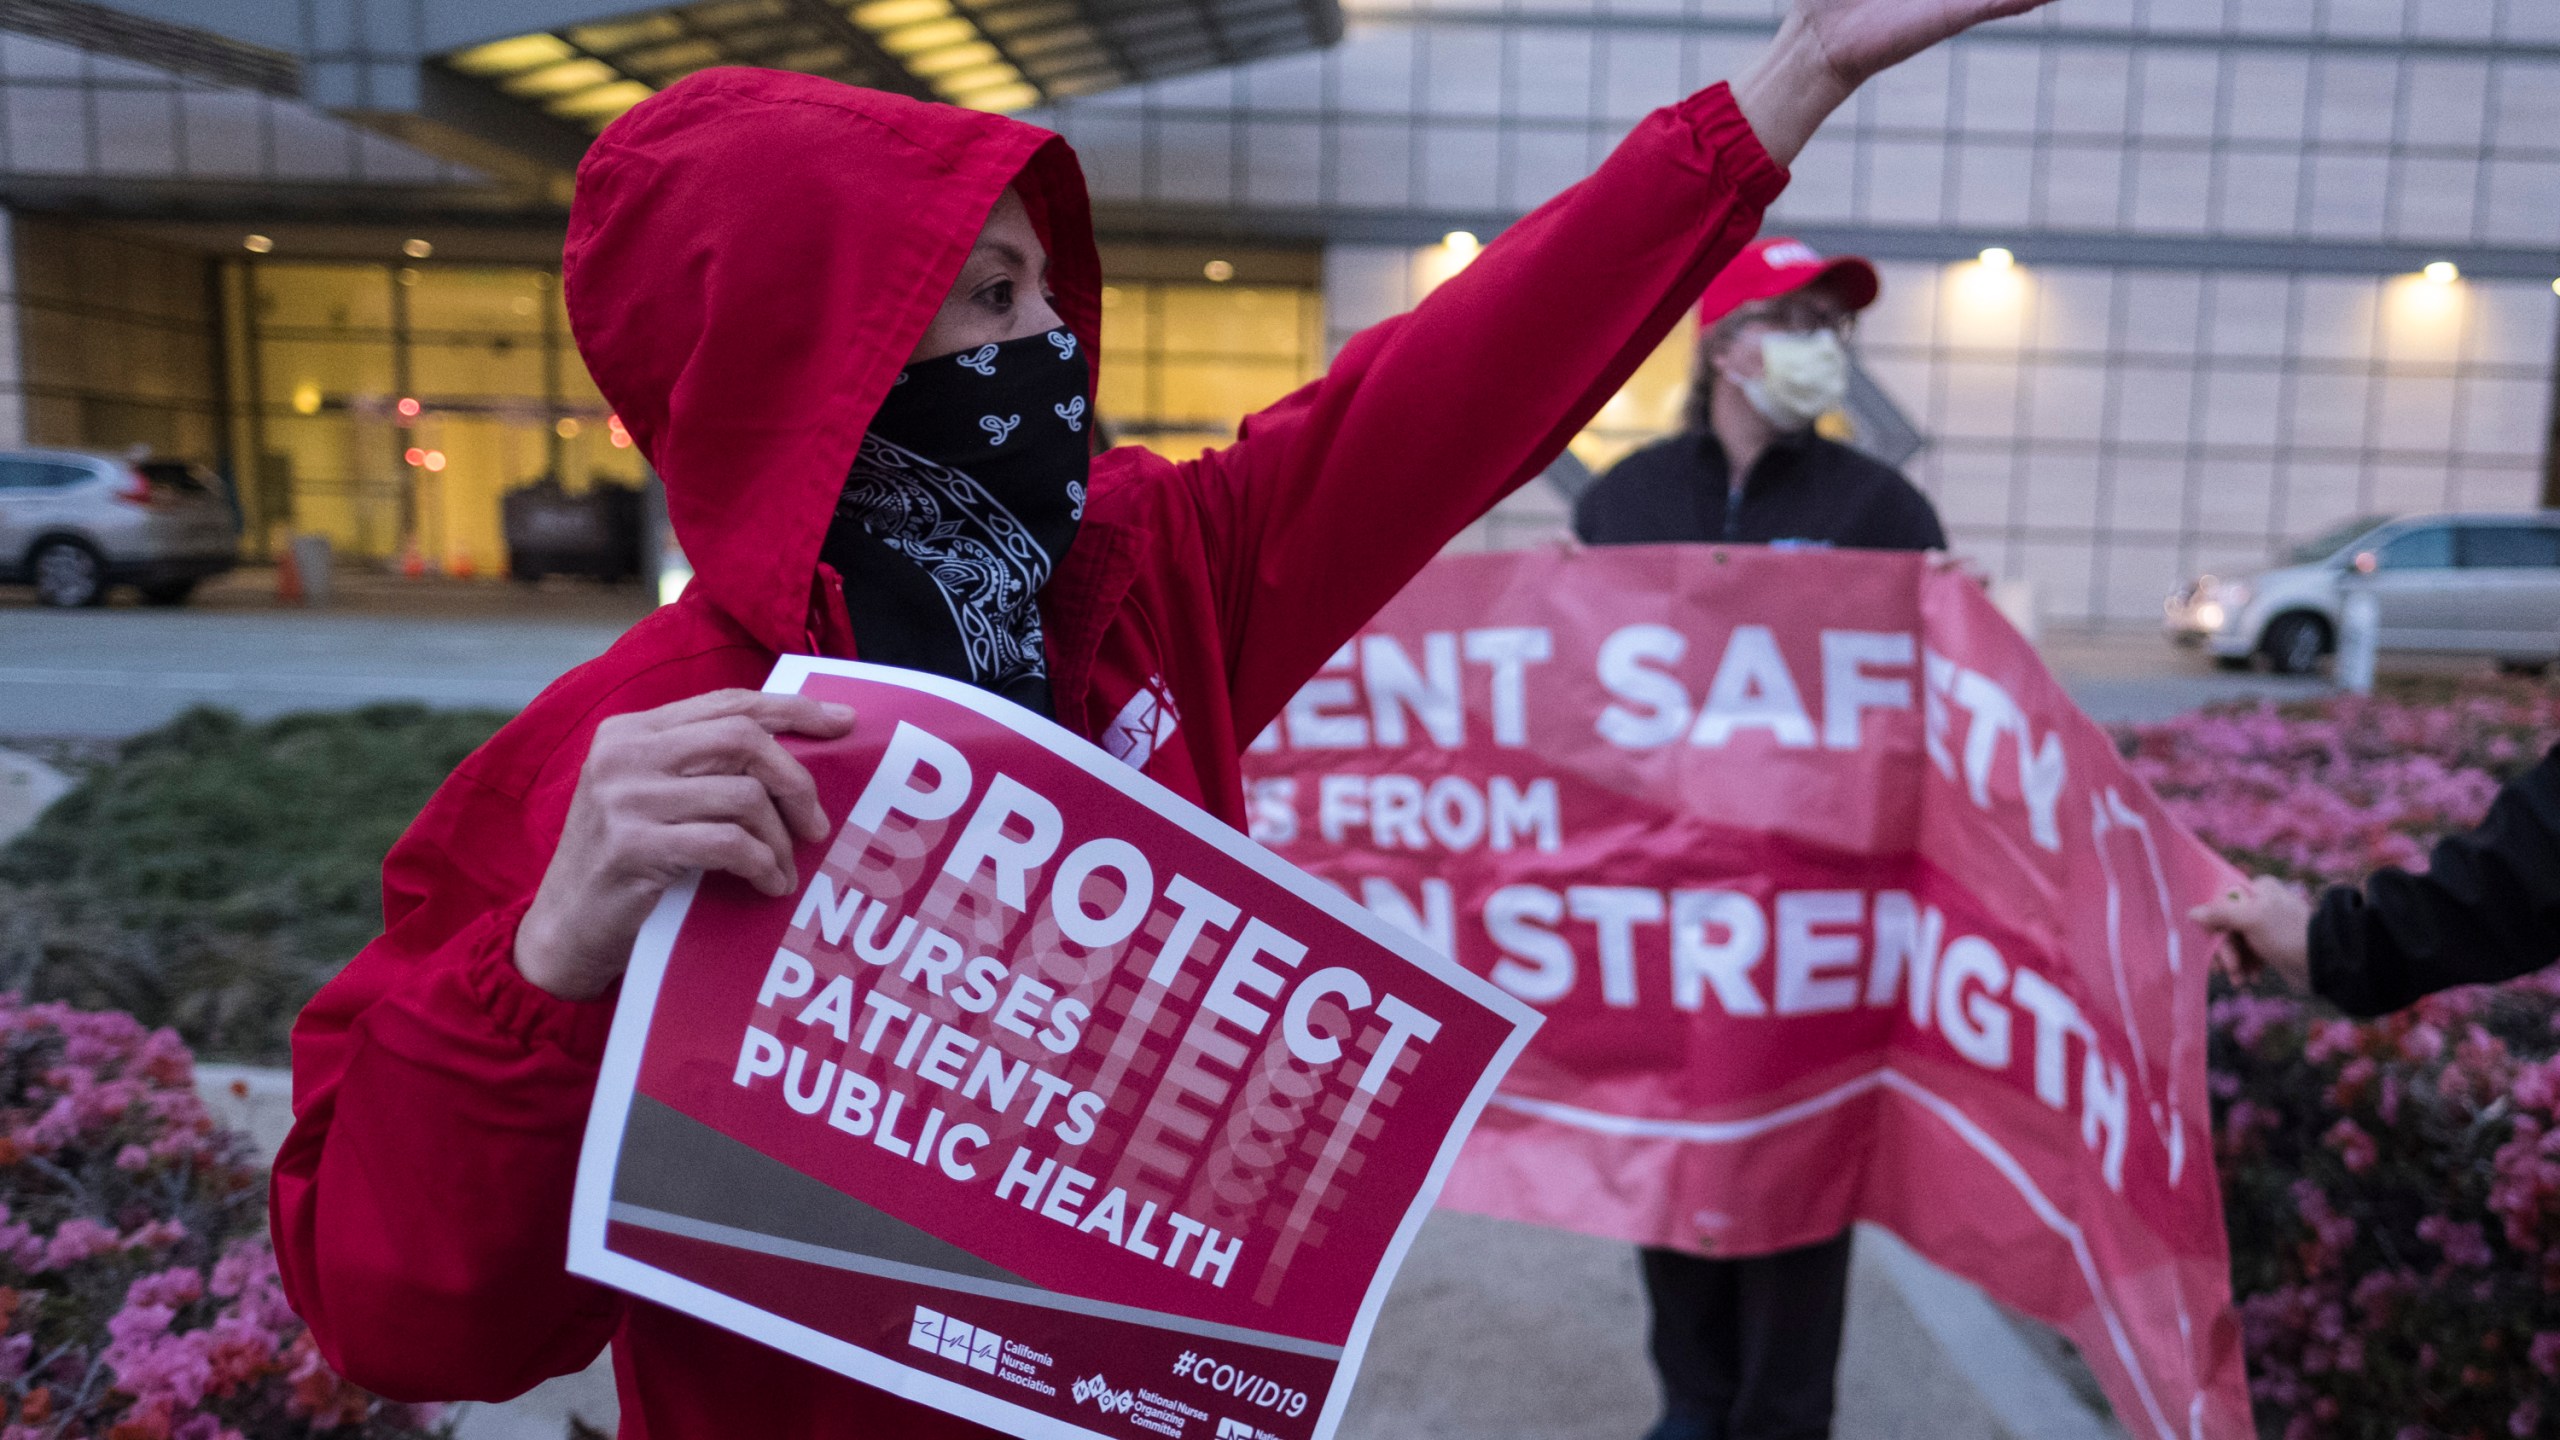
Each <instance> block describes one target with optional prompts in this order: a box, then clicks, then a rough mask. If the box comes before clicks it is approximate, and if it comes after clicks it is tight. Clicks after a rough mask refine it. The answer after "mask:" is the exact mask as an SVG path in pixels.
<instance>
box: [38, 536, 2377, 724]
mask: <svg viewBox="0 0 2560 1440" xmlns="http://www.w3.org/2000/svg"><path fill="white" fill-rule="evenodd" d="M267 584H268V582H266V581H265V580H264V579H263V577H259V576H257V575H254V574H252V575H248V576H243V577H236V578H231V579H228V580H227V581H226V582H224V583H222V584H220V585H216V586H212V587H208V589H207V592H206V593H205V594H204V595H203V596H201V597H200V598H199V600H198V602H197V603H195V604H193V605H190V606H188V607H186V608H184V609H179V610H152V609H145V608H142V607H139V606H131V605H118V606H110V607H107V608H103V609H98V610H80V611H68V612H65V611H56V610H44V609H40V608H37V607H36V606H34V605H32V604H30V603H28V602H27V601H26V600H25V599H24V598H23V597H22V596H18V595H14V594H10V593H8V592H0V735H55V736H116V735H130V734H134V733H136V732H139V731H142V730H147V729H150V728H151V727H153V726H155V725H159V724H161V723H163V722H165V721H167V720H168V719H170V718H171V717H172V716H175V715H176V714H177V713H178V712H180V711H181V710H184V709H186V708H187V707H188V706H190V705H195V704H212V705H222V706H227V707H229V708H231V709H233V710H237V711H239V712H240V713H242V714H244V715H248V716H251V717H253V718H265V717H268V716H274V715H281V714H285V713H287V712H289V711H294V710H313V709H344V708H349V707H353V706H357V705H364V704H370V703H372V702H375V701H380V700H416V701H421V702H424V703H426V704H430V705H457V706H459V705H487V706H498V707H502V708H514V707H518V706H521V705H523V704H525V703H526V702H527V701H529V700H531V699H532V698H533V697H534V695H535V694H537V693H538V692H540V690H541V689H542V687H543V686H545V685H547V684H549V683H550V682H551V681H553V680H554V679H557V678H558V677H559V676H560V675H561V674H562V673H563V672H565V671H567V670H568V669H570V668H571V667H573V666H575V665H578V664H581V663H583V662H585V661H587V660H590V659H592V658H594V657H595V656H597V655H599V654H601V653H603V651H604V649H605V647H606V646H608V645H611V644H612V643H613V640H614V637H616V636H618V635H620V634H621V633H622V631H623V630H624V629H625V628H626V627H628V626H629V625H630V624H631V623H632V622H633V621H635V620H637V619H639V618H640V616H641V615H643V614H645V613H646V608H645V601H644V600H643V599H642V598H641V597H640V596H639V595H638V594H637V593H636V592H634V591H630V590H621V591H604V590H594V589H572V590H556V591H544V592H540V593H528V592H524V591H520V590H517V589H515V588H513V587H509V586H502V585H490V584H452V583H446V584H432V583H430V584H423V585H421V584H416V583H413V582H400V581H384V580H378V579H374V580H367V581H363V582H358V583H357V584H356V585H355V586H353V587H351V588H344V589H342V599H341V603H340V605H339V607H338V608H336V609H334V610H329V611H309V610H297V609H285V608H279V607H278V606H277V605H276V604H275V603H274V601H273V598H272V595H271V592H270V590H269V589H268V588H267ZM2045 655H2046V660H2047V663H2049V664H2051V665H2052V666H2053V668H2054V670H2055V672H2056V673H2057V674H2059V675H2060V676H2061V677H2062V679H2063V682H2064V684H2065V685H2066V686H2067V687H2068V688H2069V689H2070V691H2071V693H2072V696H2073V697H2074V698H2075V699H2077V700H2078V701H2079V702H2080V705H2081V707H2082V708H2083V709H2085V710H2087V711H2088V712H2089V713H2090V714H2091V715H2093V716H2095V717H2096V718H2098V719H2099V720H2102V721H2109V722H2114V721H2147V720H2161V719H2166V718H2168V717H2170V716H2172V715H2176V714H2179V713H2181V712H2183V711H2187V710H2191V709H2194V708H2195V707H2197V706H2199V705H2202V704H2205V703H2207V702H2209V701H2216V700H2229V699H2240V698H2247V697H2250V696H2264V697H2267V698H2270V699H2279V700H2281V699H2298V698H2307V697H2310V696H2314V695H2321V694H2326V693H2328V691H2329V689H2330V686H2329V685H2328V682H2327V681H2325V680H2321V679H2315V678H2294V677H2284V676H2274V675H2259V674H2246V673H2237V674H2235V673H2232V672H2227V671H2221V670H2217V669H2215V668H2214V667H2213V666H2212V665H2211V663H2209V662H2208V661H2206V660H2205V659H2204V658H2203V657H2201V656H2198V655H2194V654H2191V653H2188V652H2185V651H2180V650H2177V649H2174V648H2172V647H2171V646H2170V645H2168V644H2167V643H2166V642H2165V641H2163V640H2161V639H2160V638H2159V637H2158V636H2156V635H2152V634H2145V633H2141V632H2131V633H2117V634H2106V635H2094V636H2073V635H2063V636H2057V637H2054V638H2052V639H2050V640H2048V642H2047V644H2046V646H2045Z"/></svg>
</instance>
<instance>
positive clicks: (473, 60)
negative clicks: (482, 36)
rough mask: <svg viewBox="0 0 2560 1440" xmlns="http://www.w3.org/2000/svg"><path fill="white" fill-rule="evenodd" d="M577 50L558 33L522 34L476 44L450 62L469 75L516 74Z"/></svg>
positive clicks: (561, 58) (564, 58) (569, 54)
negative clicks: (511, 37) (484, 43)
mask: <svg viewBox="0 0 2560 1440" xmlns="http://www.w3.org/2000/svg"><path fill="white" fill-rule="evenodd" d="M577 53H578V52H577V51H576V50H575V49H572V48H571V47H570V45H569V42H568V41H566V40H563V39H561V38H560V37H559V36H557V35H518V36H516V37H514V38H513V39H510V40H492V41H490V42H489V43H488V44H486V45H476V46H473V47H472V48H471V49H468V50H465V51H463V52H462V53H461V54H459V55H456V56H454V57H453V59H452V61H451V62H450V63H451V64H452V66H453V68H454V69H456V70H459V71H461V72H462V73H463V74H465V75H513V74H515V73H516V72H518V71H520V70H530V69H532V68H533V67H535V66H536V65H547V64H550V63H551V62H552V61H554V60H566V59H568V58H569V57H570V56H572V55H575V54H577Z"/></svg>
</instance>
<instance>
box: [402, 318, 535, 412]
mask: <svg viewBox="0 0 2560 1440" xmlns="http://www.w3.org/2000/svg"><path fill="white" fill-rule="evenodd" d="M409 384H410V387H411V389H412V391H413V392H414V393H415V394H416V395H417V397H418V398H419V399H420V400H421V401H423V402H425V403H426V404H428V405H430V406H432V405H434V404H435V403H436V402H437V401H438V400H439V399H446V400H464V401H473V402H479V403H485V402H488V401H492V400H498V399H521V400H526V401H534V402H539V401H540V400H541V399H542V388H543V385H542V341H541V340H540V339H539V338H535V339H531V340H520V339H517V338H515V337H513V336H508V335H490V336H483V337H476V338H473V339H469V340H441V341H437V340H415V341H412V342H411V343H410V346H409Z"/></svg>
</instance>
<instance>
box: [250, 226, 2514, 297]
mask: <svg viewBox="0 0 2560 1440" xmlns="http://www.w3.org/2000/svg"><path fill="white" fill-rule="evenodd" d="M240 248H241V249H243V250H246V251H248V252H249V253H250V254H252V255H264V254H266V253H267V252H268V251H270V250H273V249H275V248H276V242H275V240H274V238H273V237H271V236H266V235H244V236H242V237H240ZM2552 288H2553V289H2555V290H2560V280H2555V281H2553V282H2552Z"/></svg>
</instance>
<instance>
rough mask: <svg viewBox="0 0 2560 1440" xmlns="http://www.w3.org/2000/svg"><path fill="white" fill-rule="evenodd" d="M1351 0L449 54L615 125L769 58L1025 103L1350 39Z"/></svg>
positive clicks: (839, 0) (488, 80) (724, 25)
mask: <svg viewBox="0 0 2560 1440" xmlns="http://www.w3.org/2000/svg"><path fill="white" fill-rule="evenodd" d="M1341 34H1342V10H1341V6H1340V3H1339V0H702V3H697V4H690V5H675V6H668V7H665V8H661V9H655V10H646V11H640V12H636V13H634V14H631V15H627V16H622V17H619V18H615V19H611V20H600V21H594V22H590V23H587V24H580V25H569V26H564V27H562V28H560V29H558V30H543V31H535V32H532V33H529V34H524V35H517V36H512V37H509V38H507V39H503V40H493V41H490V42H488V43H487V44H482V45H475V46H473V47H471V48H469V49H467V50H462V51H459V52H457V53H455V54H452V55H449V56H447V57H445V58H444V60H443V62H442V63H443V64H444V65H446V66H447V67H449V68H450V69H451V70H453V71H455V72H457V73H459V74H461V75H464V76H468V77H471V78H472V79H474V80H476V81H478V82H480V83H482V84H485V85H488V86H491V87H493V88H495V89H496V90H497V91H498V92H499V93H501V94H503V95H506V96H508V97H509V98H511V99H513V100H514V101H516V102H518V103H521V104H525V105H529V106H532V107H534V108H536V109H539V110H541V111H542V112H544V113H546V114H548V115H550V116H551V117H553V118H554V119H557V120H562V121H566V122H568V123H571V124H575V125H579V126H582V127H584V128H586V129H589V130H601V129H603V128H604V127H605V125H606V124H607V123H608V122H610V121H611V120H612V119H613V118H614V117H615V116H617V115H620V114H621V113H622V112H623V111H625V110H628V109H630V108H631V107H632V106H633V105H636V104H638V103H639V102H640V101H641V100H643V99H646V98H647V97H648V96H650V95H651V94H653V93H655V92H656V91H658V90H660V89H662V88H664V87H665V86H667V85H669V84H671V83H673V82H674V81H676V80H679V79H682V78H683V77H684V76H686V75H690V74H692V73H693V72H694V71H696V70H701V69H705V68H707V67H709V66H713V65H763V66H770V67H773V68H776V69H783V70H801V71H806V72H808V73H810V74H815V75H825V76H828V77H830V78H833V79H837V80H843V81H846V82H849V83H851V84H855V85H868V86H871V87H874V88H876V89H883V90H895V91H899V92H901V93H904V94H908V95H913V96H916V97H918V98H921V99H937V100H947V101H950V102H951V103H953V104H957V105H966V106H970V107H972V108H974V109H980V110H1019V109H1023V108H1025V107H1028V106H1033V105H1038V104H1041V103H1043V102H1044V101H1048V100H1052V99H1057V98H1059V97H1062V96H1068V95H1081V94H1086V93H1089V92H1091V91H1095V90H1106V89H1109V88H1111V87H1113V86H1116V85H1126V84H1130V83H1133V82H1137V81H1142V80H1158V79H1163V78H1166V77H1168V76H1173V75H1180V74H1185V73H1187V72H1190V71H1193V70H1202V69H1207V68H1209V67H1211V66H1218V65H1232V64H1235V63H1236V62H1238V61H1242V60H1250V59H1254V58H1257V57H1260V56H1265V55H1274V54H1281V53H1285V52H1288V51H1293V50H1306V49H1312V48H1315V47H1318V46H1324V45H1330V44H1332V43H1333V42H1334V41H1335V40H1337V39H1339V38H1341Z"/></svg>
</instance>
